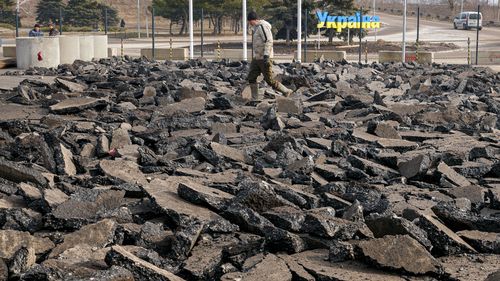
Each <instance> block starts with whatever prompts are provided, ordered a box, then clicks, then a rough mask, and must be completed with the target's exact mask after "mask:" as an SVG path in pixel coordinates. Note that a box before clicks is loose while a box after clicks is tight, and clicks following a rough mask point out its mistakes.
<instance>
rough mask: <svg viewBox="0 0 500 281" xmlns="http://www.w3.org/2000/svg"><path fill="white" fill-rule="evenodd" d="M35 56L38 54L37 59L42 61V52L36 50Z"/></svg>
mask: <svg viewBox="0 0 500 281" xmlns="http://www.w3.org/2000/svg"><path fill="white" fill-rule="evenodd" d="M37 56H38V61H42V60H43V58H42V52H38V54H37Z"/></svg>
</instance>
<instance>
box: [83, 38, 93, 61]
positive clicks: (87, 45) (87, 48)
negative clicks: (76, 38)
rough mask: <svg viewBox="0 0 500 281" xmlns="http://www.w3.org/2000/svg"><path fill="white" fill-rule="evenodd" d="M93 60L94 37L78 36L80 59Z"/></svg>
mask: <svg viewBox="0 0 500 281" xmlns="http://www.w3.org/2000/svg"><path fill="white" fill-rule="evenodd" d="M93 58H94V36H80V59H81V60H83V61H91V60H92V59H93Z"/></svg>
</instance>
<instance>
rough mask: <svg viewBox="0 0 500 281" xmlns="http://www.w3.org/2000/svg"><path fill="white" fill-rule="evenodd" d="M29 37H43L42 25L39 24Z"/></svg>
mask: <svg viewBox="0 0 500 281" xmlns="http://www.w3.org/2000/svg"><path fill="white" fill-rule="evenodd" d="M28 36H29V37H43V32H42V31H41V30H40V25H39V24H38V23H37V24H35V26H34V27H33V29H32V30H31V31H30V33H29V35H28Z"/></svg>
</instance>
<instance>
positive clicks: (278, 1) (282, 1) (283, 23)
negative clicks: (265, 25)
mask: <svg viewBox="0 0 500 281" xmlns="http://www.w3.org/2000/svg"><path fill="white" fill-rule="evenodd" d="M315 3H316V1H311V0H309V1H303V2H302V11H303V13H305V10H306V9H307V10H309V11H312V10H314V8H315ZM262 18H264V19H266V20H267V21H269V22H270V23H271V25H272V26H273V29H274V32H275V34H276V35H275V38H276V39H286V41H287V43H288V42H290V40H291V39H296V38H297V1H294V0H272V1H270V2H269V4H268V5H265V6H264V14H263V15H262ZM304 20H305V15H302V21H303V23H304V22H305V21H304ZM307 20H308V21H307V25H308V27H307V31H308V34H311V33H313V32H315V28H314V27H315V25H316V20H315V17H313V16H312V14H311V13H309V14H308V19H307ZM302 31H303V32H305V27H304V26H303V27H302Z"/></svg>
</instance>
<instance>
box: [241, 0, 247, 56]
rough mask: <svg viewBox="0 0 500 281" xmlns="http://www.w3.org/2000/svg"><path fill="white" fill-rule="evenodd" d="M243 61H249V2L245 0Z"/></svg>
mask: <svg viewBox="0 0 500 281" xmlns="http://www.w3.org/2000/svg"><path fill="white" fill-rule="evenodd" d="M242 12H243V15H242V18H243V22H242V25H243V60H244V61H246V60H248V52H247V32H248V31H247V0H243V11H242Z"/></svg>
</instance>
